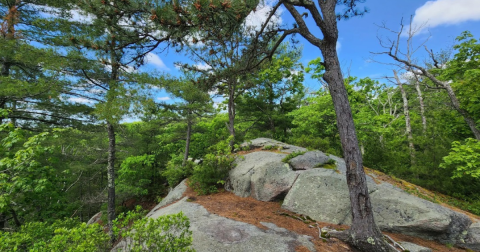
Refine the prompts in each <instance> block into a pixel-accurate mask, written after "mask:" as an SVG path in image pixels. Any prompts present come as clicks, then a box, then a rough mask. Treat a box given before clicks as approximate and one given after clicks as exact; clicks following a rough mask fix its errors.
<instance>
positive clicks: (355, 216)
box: [321, 39, 390, 252]
mask: <svg viewBox="0 0 480 252" xmlns="http://www.w3.org/2000/svg"><path fill="white" fill-rule="evenodd" d="M328 42H329V43H328ZM328 42H327V40H325V43H324V44H323V46H322V47H321V51H322V55H323V57H324V59H325V74H324V75H323V79H324V80H325V81H326V82H327V83H328V88H329V91H330V95H331V96H332V100H333V105H334V108H335V114H336V116H337V125H338V131H339V134H340V140H341V143H342V149H343V154H344V158H345V164H346V166H347V185H348V190H349V194H350V204H351V210H352V225H351V227H350V230H349V233H350V243H352V244H353V245H354V246H355V247H357V248H359V249H361V250H362V251H378V252H380V251H390V247H389V246H388V245H387V244H386V243H385V241H384V240H383V235H382V233H381V232H380V230H379V229H378V227H377V226H376V224H375V221H374V219H373V209H372V206H371V202H370V195H369V193H368V188H367V181H366V177H365V171H364V169H363V159H362V154H361V152H360V148H359V145H358V140H357V135H356V132H355V125H354V123H353V116H352V110H351V108H350V103H349V101H348V96H347V90H346V89H345V85H344V80H343V76H342V72H341V69H340V63H339V61H338V57H337V52H336V48H335V47H336V39H335V40H333V41H328Z"/></svg>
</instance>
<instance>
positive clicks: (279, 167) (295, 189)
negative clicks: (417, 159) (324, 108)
mask: <svg viewBox="0 0 480 252" xmlns="http://www.w3.org/2000/svg"><path fill="white" fill-rule="evenodd" d="M245 145H246V144H245ZM249 145H250V146H254V147H260V146H264V148H265V146H274V145H275V146H287V148H288V149H289V150H298V148H299V147H297V148H296V147H295V146H291V145H287V144H284V143H281V142H278V141H275V140H271V139H267V138H259V139H255V140H252V141H251V142H250V143H249ZM302 151H303V150H302ZM284 157H285V154H281V153H273V152H265V151H258V152H254V153H249V154H247V155H245V157H244V159H238V160H237V167H236V168H234V169H233V170H232V171H231V172H230V183H228V187H229V189H230V190H231V191H233V192H234V193H235V194H236V195H238V196H242V197H248V196H252V197H254V198H256V199H258V200H263V201H268V200H272V199H279V198H281V196H283V195H285V194H286V197H285V199H284V201H283V205H282V207H283V208H284V209H287V210H290V211H293V212H296V213H299V214H304V215H308V216H310V217H311V218H313V219H315V220H317V221H322V222H329V223H335V224H345V225H349V224H351V212H350V200H349V192H348V188H347V182H346V176H345V175H346V165H345V161H344V160H343V159H342V158H339V157H336V156H333V155H326V154H324V153H322V152H320V151H310V152H306V153H304V154H303V155H299V156H297V157H295V158H293V159H291V160H290V161H289V164H290V165H291V166H293V168H294V170H295V171H293V170H292V169H291V168H290V166H289V165H288V164H285V163H283V162H282V159H283V158H284ZM332 160H333V161H334V162H333V161H332ZM317 167H319V168H317ZM322 167H327V168H328V169H324V168H322ZM372 176H374V175H372ZM276 186H278V187H277V188H275V187H276ZM367 186H368V188H369V193H370V198H371V201H372V206H373V211H374V217H375V221H376V223H377V225H378V226H379V228H380V229H381V230H383V231H390V232H398V233H404V234H408V235H413V236H418V237H421V238H425V239H430V240H437V241H440V242H443V243H449V244H457V245H460V246H464V247H467V248H471V249H475V250H479V247H480V224H474V225H471V223H472V221H471V220H470V218H469V217H468V216H466V215H465V214H462V213H458V212H455V211H453V210H450V209H449V208H446V207H443V206H440V205H438V204H435V203H432V202H430V201H426V200H424V199H421V198H418V197H416V196H413V195H411V194H408V193H406V192H404V191H403V190H402V189H400V188H398V187H396V186H395V185H392V184H389V183H386V182H381V181H378V180H376V179H375V177H371V176H367Z"/></svg>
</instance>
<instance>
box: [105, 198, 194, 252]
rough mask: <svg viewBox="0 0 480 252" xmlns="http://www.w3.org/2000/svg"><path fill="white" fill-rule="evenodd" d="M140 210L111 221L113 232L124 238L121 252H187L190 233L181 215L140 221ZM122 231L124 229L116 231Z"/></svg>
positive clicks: (141, 215)
mask: <svg viewBox="0 0 480 252" xmlns="http://www.w3.org/2000/svg"><path fill="white" fill-rule="evenodd" d="M143 216H144V212H143V211H142V210H141V207H140V206H137V209H136V211H129V212H127V213H126V214H123V213H122V214H120V215H119V216H118V218H117V219H116V220H115V221H114V232H115V234H116V235H120V236H121V237H122V238H123V241H122V243H120V244H123V245H120V244H119V245H118V246H120V247H119V249H120V250H123V251H133V252H136V251H138V252H140V251H159V252H190V251H194V250H193V249H192V248H191V247H190V246H191V245H192V231H190V230H189V227H190V221H189V220H188V218H187V217H186V216H185V215H184V214H183V213H182V212H180V213H178V214H172V215H164V216H160V217H158V218H157V219H152V218H146V217H143ZM118 227H123V228H118Z"/></svg>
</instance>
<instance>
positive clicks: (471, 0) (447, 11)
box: [412, 0, 480, 30]
mask: <svg viewBox="0 0 480 252" xmlns="http://www.w3.org/2000/svg"><path fill="white" fill-rule="evenodd" d="M465 21H480V1H479V0H436V1H428V2H426V3H425V4H424V5H423V6H421V7H420V8H418V9H417V10H415V16H414V17H413V21H412V27H413V28H419V27H422V26H425V27H423V29H425V28H428V27H431V28H433V27H436V26H440V25H452V24H458V23H461V22H465ZM423 29H422V30H423Z"/></svg>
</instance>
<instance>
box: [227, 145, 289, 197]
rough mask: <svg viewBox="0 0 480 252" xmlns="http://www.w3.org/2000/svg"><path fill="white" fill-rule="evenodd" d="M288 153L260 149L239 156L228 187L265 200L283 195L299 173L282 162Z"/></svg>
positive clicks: (234, 191) (242, 194) (241, 194)
mask: <svg viewBox="0 0 480 252" xmlns="http://www.w3.org/2000/svg"><path fill="white" fill-rule="evenodd" d="M284 157H286V154H281V153H274V152H264V151H259V152H253V153H249V154H246V155H245V156H243V157H239V158H237V160H236V164H237V165H236V167H235V169H233V170H232V171H230V174H229V181H228V183H227V186H226V188H227V189H228V190H231V191H233V193H235V194H236V195H238V196H241V197H248V196H252V197H254V198H255V199H257V200H261V201H272V200H276V199H283V198H284V197H285V195H286V193H287V192H288V191H289V190H290V188H291V187H292V185H293V182H295V179H296V178H297V176H298V174H297V173H295V172H294V171H292V169H291V168H290V166H289V164H287V163H284V162H282V159H283V158H284Z"/></svg>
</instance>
